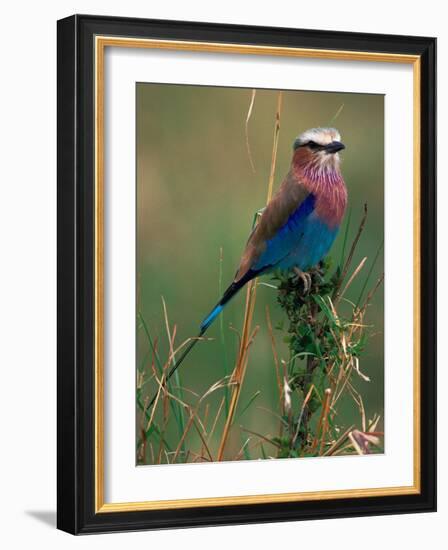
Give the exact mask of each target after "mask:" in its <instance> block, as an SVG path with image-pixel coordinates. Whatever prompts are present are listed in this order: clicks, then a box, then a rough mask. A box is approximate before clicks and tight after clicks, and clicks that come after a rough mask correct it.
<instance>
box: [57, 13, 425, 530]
mask: <svg viewBox="0 0 448 550" xmlns="http://www.w3.org/2000/svg"><path fill="white" fill-rule="evenodd" d="M435 48H436V43H435V39H433V38H423V37H406V36H385V35H367V34H355V33H342V32H330V31H316V30H298V29H278V28H277V29H274V28H261V27H242V26H230V25H217V24H208V23H207V24H206V23H188V22H175V21H154V20H139V19H126V18H112V17H96V16H83V15H82V16H72V17H69V18H67V19H63V20H61V21H59V22H58V527H59V528H60V529H63V530H65V531H68V532H70V533H74V534H80V533H95V532H107V531H123V530H136V529H155V528H165V527H185V526H201V525H222V524H232V523H249V522H268V521H286V520H299V519H314V518H331V517H343V516H346V517H347V516H362V515H373V514H392V513H405V512H421V511H433V510H435V506H436V504H435V502H436V489H435V484H436V441H435V439H436V426H435V421H436V418H435V411H436V403H435V399H436V392H435V382H436V375H435V364H436V362H435V357H436V342H435V334H436V330H435V323H436V311H435V309H436V306H435V304H436V300H435V292H436V288H435V274H436V269H435V265H436V253H435V250H436V248H435V224H436V219H435V213H436V209H435Z"/></svg>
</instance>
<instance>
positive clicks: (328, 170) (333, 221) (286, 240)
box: [168, 128, 347, 378]
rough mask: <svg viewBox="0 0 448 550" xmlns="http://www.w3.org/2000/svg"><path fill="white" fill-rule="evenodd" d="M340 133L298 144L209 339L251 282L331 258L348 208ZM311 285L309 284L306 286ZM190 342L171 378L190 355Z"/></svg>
mask: <svg viewBox="0 0 448 550" xmlns="http://www.w3.org/2000/svg"><path fill="white" fill-rule="evenodd" d="M340 140H341V137H340V135H339V132H338V131H337V130H336V129H334V128H312V129H310V130H307V131H306V132H303V133H302V134H300V135H299V136H298V137H297V139H296V140H295V141H294V145H293V157H292V161H291V167H290V170H289V172H288V174H287V175H286V177H285V178H284V180H283V182H282V184H281V185H280V187H279V189H278V191H277V192H276V193H275V195H274V196H273V197H272V199H271V200H270V202H269V203H268V205H267V206H266V208H265V209H264V210H263V212H262V214H261V217H260V219H259V221H258V224H257V225H256V226H255V227H254V229H253V231H252V233H251V234H250V236H249V239H248V241H247V244H246V247H245V249H244V251H243V254H242V256H241V261H240V264H239V267H238V269H237V271H236V274H235V278H234V279H233V281H232V283H231V285H230V286H229V287H228V288H227V290H226V291H225V292H224V294H223V296H222V298H221V299H220V301H219V302H218V303H217V304H216V306H215V307H214V308H213V309H212V311H211V312H210V314H209V315H207V317H206V318H205V319H204V320H203V321H202V323H201V325H200V332H199V336H198V337H201V336H203V334H204V333H205V331H206V330H207V329H208V327H209V326H210V325H211V324H212V323H213V321H214V320H215V319H216V317H217V316H218V315H219V314H220V312H221V311H222V310H223V308H224V307H225V306H226V304H227V303H228V302H229V301H230V300H231V299H232V298H233V296H235V294H236V293H237V292H238V291H239V290H240V289H241V288H242V287H243V286H244V285H245V284H246V283H247V282H248V281H250V280H251V279H254V278H255V277H259V276H260V275H264V274H267V273H271V272H272V271H274V270H277V269H280V270H288V269H292V268H293V269H295V270H296V271H297V273H298V274H300V275H301V276H303V274H304V273H305V272H306V271H307V270H308V269H310V268H312V267H314V266H316V265H317V264H318V263H319V262H320V261H321V260H322V259H323V258H324V257H325V256H326V254H327V253H328V251H329V250H330V247H331V245H332V244H333V241H334V239H335V237H336V235H337V232H338V229H339V226H340V224H341V221H342V218H343V216H344V212H345V208H346V204H347V189H346V187H345V183H344V180H343V178H342V174H341V171H340V159H339V154H338V153H339V151H341V150H342V149H345V146H344V145H343V144H342V143H341V141H340ZM305 281H306V279H305V280H304V283H305ZM196 342H197V339H194V340H192V341H191V342H190V344H189V346H188V347H187V348H186V349H185V350H184V352H183V354H182V355H181V357H180V358H179V359H178V360H177V362H176V364H175V365H174V367H173V368H172V369H171V371H170V372H169V374H168V378H169V377H170V376H171V375H172V374H173V372H174V371H175V369H177V368H178V367H179V365H180V364H181V363H182V361H183V360H184V359H185V357H186V356H187V355H188V353H189V352H190V350H191V349H192V347H193V346H194V344H195V343H196Z"/></svg>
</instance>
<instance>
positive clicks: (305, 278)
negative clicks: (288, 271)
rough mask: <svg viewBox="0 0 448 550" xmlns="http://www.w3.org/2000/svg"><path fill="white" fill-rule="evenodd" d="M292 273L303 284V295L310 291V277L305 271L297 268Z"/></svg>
mask: <svg viewBox="0 0 448 550" xmlns="http://www.w3.org/2000/svg"><path fill="white" fill-rule="evenodd" d="M294 271H295V273H296V275H297V278H298V279H301V280H302V282H303V294H308V293H309V291H310V290H311V275H310V274H309V273H307V272H306V271H302V270H301V269H299V268H298V267H295V268H294Z"/></svg>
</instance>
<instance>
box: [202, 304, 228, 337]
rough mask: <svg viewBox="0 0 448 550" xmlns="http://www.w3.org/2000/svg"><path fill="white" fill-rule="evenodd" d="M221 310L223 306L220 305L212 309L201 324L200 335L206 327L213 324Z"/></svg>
mask: <svg viewBox="0 0 448 550" xmlns="http://www.w3.org/2000/svg"><path fill="white" fill-rule="evenodd" d="M223 308H224V306H223V305H221V304H218V305H217V306H215V307H214V308H213V310H212V312H211V313H210V315H207V317H206V318H205V319H204V320H203V321H202V323H201V327H200V328H201V333H204V332H205V331H206V330H207V329H208V327H209V326H210V325H211V324H212V323H213V321H214V320H215V319H216V317H218V315H219V314H220V313H221V311H222V310H223Z"/></svg>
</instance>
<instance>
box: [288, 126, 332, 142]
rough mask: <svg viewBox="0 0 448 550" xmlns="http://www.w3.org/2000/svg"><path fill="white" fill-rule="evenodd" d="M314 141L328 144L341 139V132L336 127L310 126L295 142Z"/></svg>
mask: <svg viewBox="0 0 448 550" xmlns="http://www.w3.org/2000/svg"><path fill="white" fill-rule="evenodd" d="M309 141H314V143H317V144H318V145H328V144H329V143H331V142H332V141H341V134H340V133H339V132H338V131H337V130H336V128H311V129H309V130H306V131H305V132H303V134H300V135H299V136H298V137H297V140H296V143H300V144H304V143H308V142H309Z"/></svg>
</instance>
